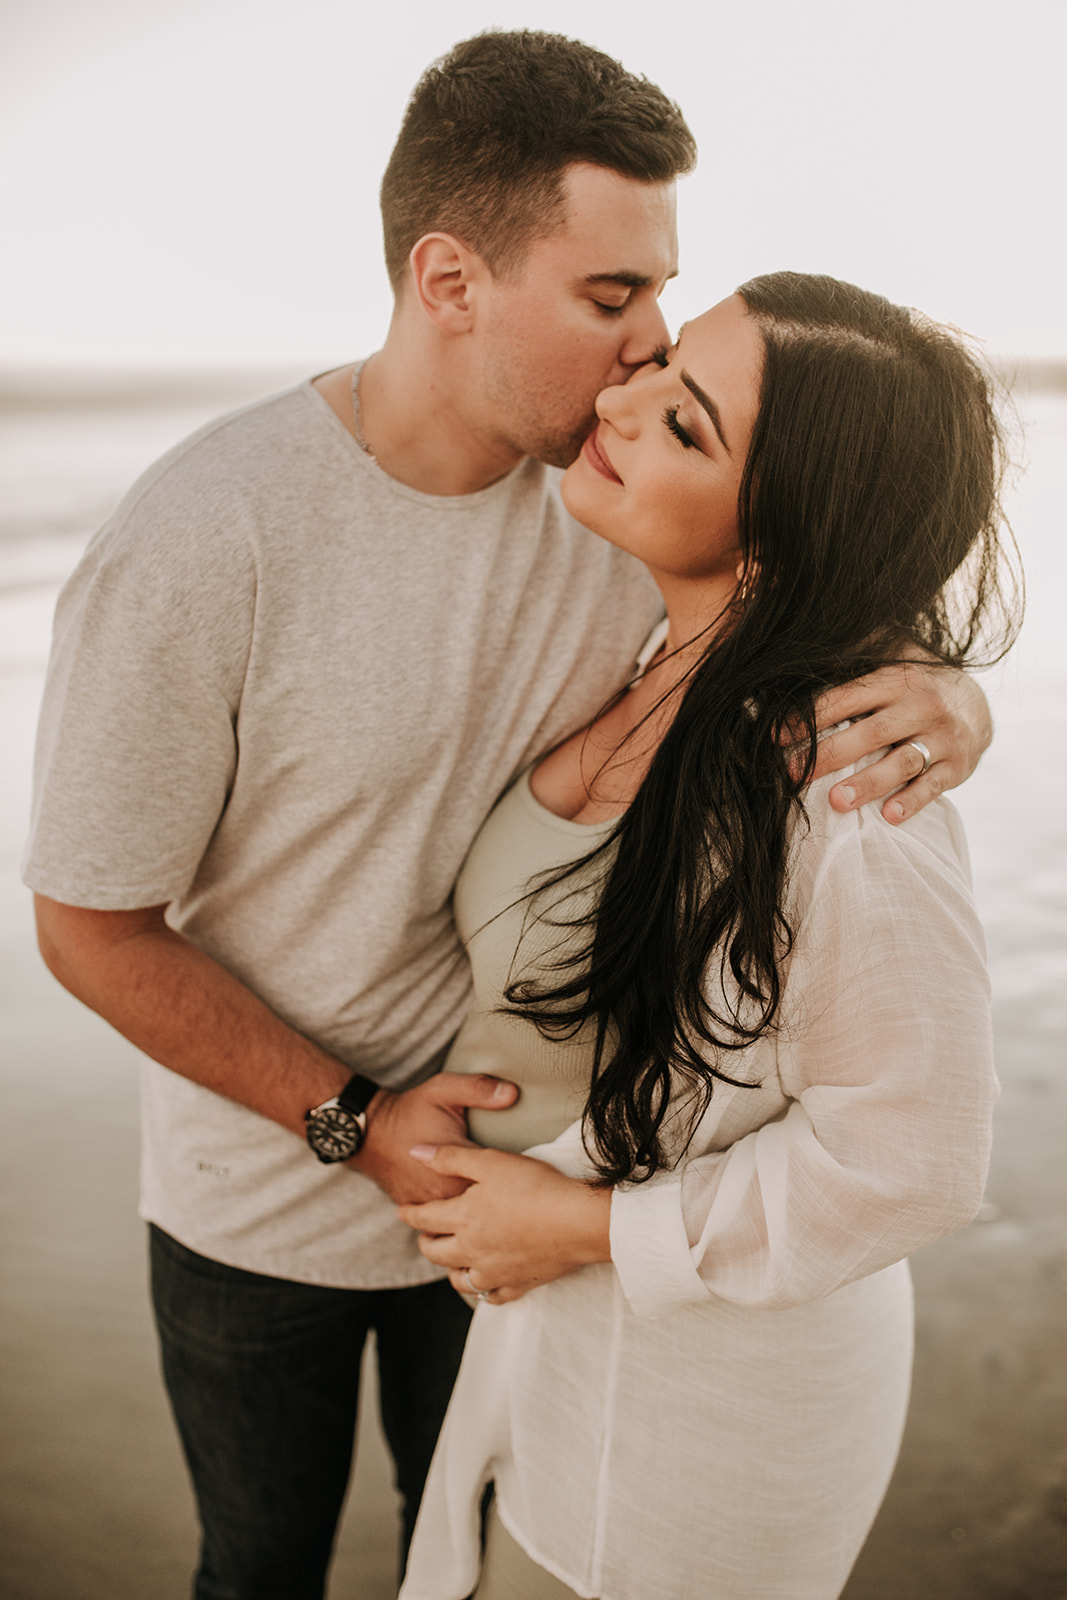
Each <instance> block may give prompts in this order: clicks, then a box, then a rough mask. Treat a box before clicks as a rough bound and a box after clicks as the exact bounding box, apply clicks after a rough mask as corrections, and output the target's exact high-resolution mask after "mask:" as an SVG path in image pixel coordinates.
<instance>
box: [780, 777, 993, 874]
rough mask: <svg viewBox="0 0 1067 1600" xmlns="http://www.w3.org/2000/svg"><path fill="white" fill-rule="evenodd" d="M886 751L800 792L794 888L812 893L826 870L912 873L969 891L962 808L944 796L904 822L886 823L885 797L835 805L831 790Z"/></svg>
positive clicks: (858, 872) (967, 855)
mask: <svg viewBox="0 0 1067 1600" xmlns="http://www.w3.org/2000/svg"><path fill="white" fill-rule="evenodd" d="M883 753H884V752H876V753H875V754H874V755H871V756H868V757H866V758H865V759H864V760H862V761H859V762H856V763H855V764H854V765H852V766H849V767H845V768H843V769H842V770H841V771H840V772H834V773H831V774H829V775H828V776H826V777H824V778H819V779H818V780H817V781H816V782H814V783H813V784H811V785H810V787H809V788H808V789H807V791H806V792H805V795H804V810H805V816H804V818H802V819H798V824H797V826H796V828H795V829H794V835H793V852H792V854H793V860H792V864H791V873H790V876H791V879H792V881H793V884H794V888H796V889H800V890H803V888H804V887H805V886H806V887H807V890H808V892H809V893H813V892H814V891H815V889H816V887H817V885H818V883H819V882H820V880H822V879H824V878H825V877H826V876H827V875H830V874H832V875H833V877H834V878H835V879H836V880H837V881H838V883H840V882H841V880H842V879H848V878H852V879H858V880H860V881H862V880H863V879H865V878H867V877H870V876H877V877H878V878H879V879H884V878H886V877H887V876H890V877H892V876H897V877H900V878H907V879H911V878H913V877H915V876H916V875H918V876H920V877H925V878H927V879H933V880H936V881H938V882H943V881H951V882H952V883H954V884H955V885H957V886H958V887H959V888H961V889H963V890H965V891H966V892H967V893H968V894H969V892H970V883H971V870H970V857H969V854H968V850H967V838H966V834H965V832H964V828H963V823H962V820H961V818H960V814H959V812H958V811H957V809H956V807H955V806H954V805H953V804H952V802H951V801H950V800H946V799H945V798H944V796H941V797H939V798H938V799H936V800H933V801H931V802H930V804H929V805H926V806H924V807H923V809H922V810H921V811H920V812H919V813H918V814H917V815H916V816H914V817H911V818H909V819H908V820H907V821H906V822H898V823H890V822H887V821H886V819H885V817H884V816H883V815H882V807H883V805H884V804H885V800H886V798H887V797H885V796H883V797H882V799H880V800H877V801H872V802H871V803H870V804H869V805H865V806H858V807H857V808H856V809H855V810H854V811H846V812H840V811H835V810H834V809H833V808H832V807H831V805H830V799H829V796H830V790H831V789H832V788H833V787H834V785H835V784H837V783H840V782H841V781H842V779H844V778H846V777H848V776H849V775H850V774H852V773H855V772H858V771H860V770H861V769H862V768H863V767H867V766H871V765H872V764H873V763H874V762H875V761H877V760H878V759H879V757H880V755H881V754H883Z"/></svg>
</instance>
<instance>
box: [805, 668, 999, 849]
mask: <svg viewBox="0 0 1067 1600" xmlns="http://www.w3.org/2000/svg"><path fill="white" fill-rule="evenodd" d="M815 709H816V715H817V720H818V726H819V728H820V729H822V728H832V727H834V726H835V725H836V724H837V723H839V722H844V721H846V719H847V718H849V717H859V718H860V719H861V720H860V721H859V722H856V723H855V724H854V725H853V726H852V727H851V728H845V729H843V730H842V731H841V732H840V733H835V734H833V735H832V736H830V737H829V738H826V739H823V740H822V741H821V742H820V744H819V759H818V761H817V763H816V766H815V773H814V776H815V777H816V778H822V777H825V776H826V775H827V774H828V773H831V772H839V771H840V769H841V768H842V767H847V766H851V765H852V763H853V762H854V761H859V760H860V759H861V757H863V756H867V755H870V754H871V753H872V752H873V751H875V750H881V749H883V748H884V747H885V746H886V745H889V746H891V747H892V748H890V750H889V752H888V754H886V755H885V756H883V758H882V760H881V761H876V762H875V763H874V765H873V766H870V767H865V768H864V769H863V771H862V772H857V773H856V774H854V775H853V776H852V777H850V778H848V779H846V780H845V782H843V783H838V784H835V785H834V787H833V788H832V789H831V790H830V804H831V805H832V806H833V808H834V810H835V811H854V810H855V809H856V807H857V806H862V805H867V804H868V803H869V802H870V801H872V800H880V799H881V798H882V797H883V796H884V795H888V794H892V791H893V790H894V789H898V790H900V792H899V793H898V794H893V796H892V799H890V800H887V801H886V803H885V805H883V807H882V815H883V817H884V818H885V820H886V821H887V822H892V823H897V822H903V821H905V820H906V818H908V817H914V816H915V815H916V813H917V812H919V811H921V810H922V808H923V806H925V805H928V804H929V802H930V801H931V800H935V799H936V798H937V796H938V795H939V794H942V793H943V792H944V791H945V790H946V789H955V788H956V786H957V785H958V784H961V783H963V781H964V779H965V778H969V777H970V775H971V773H972V772H973V771H974V769H975V767H976V766H977V765H978V762H979V760H980V758H981V756H982V754H983V753H984V751H985V750H986V749H987V748H988V747H989V743H990V740H991V739H992V737H993V721H992V718H991V717H990V714H989V705H988V703H987V701H986V697H985V695H984V694H983V693H982V691H981V689H980V688H979V687H978V685H977V684H976V683H975V682H973V680H972V679H970V678H968V677H967V676H966V674H965V673H962V672H956V671H954V670H952V669H951V668H947V667H942V666H937V665H933V664H931V665H930V666H924V665H919V664H917V663H914V662H901V663H900V665H899V666H890V667H882V668H881V669H880V670H879V671H878V672H875V673H872V674H871V676H870V677H869V678H857V679H856V681H855V682H854V683H846V684H843V685H842V686H841V687H840V688H839V689H831V690H830V691H829V693H828V694H824V695H823V696H822V697H821V698H820V699H819V700H818V701H817V702H816V708H815ZM911 739H918V740H919V741H920V743H922V744H924V745H925V746H926V748H927V749H928V750H929V752H930V766H929V768H928V769H927V771H926V772H925V773H924V772H923V757H922V753H921V751H919V750H916V749H915V747H914V746H913V745H912V744H909V743H908V741H909V740H911ZM901 785H904V787H903V788H901Z"/></svg>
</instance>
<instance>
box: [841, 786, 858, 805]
mask: <svg viewBox="0 0 1067 1600" xmlns="http://www.w3.org/2000/svg"><path fill="white" fill-rule="evenodd" d="M837 792H838V794H841V795H844V798H845V804H846V805H847V806H854V805H855V804H856V791H855V789H853V788H851V787H850V786H849V785H848V784H847V783H843V784H842V785H841V787H840V789H839V790H838V791H837Z"/></svg>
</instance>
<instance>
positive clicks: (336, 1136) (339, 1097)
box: [304, 1072, 378, 1162]
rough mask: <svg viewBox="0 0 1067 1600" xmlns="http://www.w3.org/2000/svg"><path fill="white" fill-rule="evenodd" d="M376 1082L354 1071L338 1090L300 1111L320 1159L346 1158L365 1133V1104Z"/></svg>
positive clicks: (361, 1140) (376, 1089)
mask: <svg viewBox="0 0 1067 1600" xmlns="http://www.w3.org/2000/svg"><path fill="white" fill-rule="evenodd" d="M377 1093H378V1085H377V1084H376V1083H372V1082H371V1080H370V1079H369V1078H362V1077H360V1075H359V1073H358V1072H357V1073H356V1075H355V1076H354V1077H352V1078H349V1080H348V1082H347V1083H346V1084H345V1086H344V1088H343V1089H342V1090H341V1093H340V1094H335V1095H334V1096H333V1098H332V1100H324V1101H323V1102H322V1104H321V1106H312V1108H311V1110H310V1111H305V1112H304V1124H305V1128H306V1130H307V1141H308V1144H309V1145H310V1146H311V1148H312V1150H314V1152H315V1154H316V1155H317V1156H318V1158H319V1160H320V1161H330V1162H333V1161H347V1160H348V1158H349V1156H354V1155H355V1154H356V1151H357V1150H358V1149H359V1148H360V1146H361V1145H362V1143H363V1140H364V1139H365V1137H366V1134H367V1107H368V1106H369V1105H370V1103H371V1101H372V1100H373V1099H374V1096H375V1095H376V1094H377Z"/></svg>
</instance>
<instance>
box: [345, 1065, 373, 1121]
mask: <svg viewBox="0 0 1067 1600" xmlns="http://www.w3.org/2000/svg"><path fill="white" fill-rule="evenodd" d="M379 1087H380V1086H379V1085H378V1084H376V1083H375V1082H374V1080H373V1079H372V1078H364V1077H363V1076H362V1075H361V1074H360V1073H358V1072H356V1073H353V1075H352V1077H351V1078H349V1080H348V1082H347V1083H346V1084H345V1086H344V1088H343V1089H342V1090H341V1093H340V1094H339V1095H338V1096H337V1104H338V1105H339V1106H344V1108H345V1110H346V1111H351V1112H352V1114H353V1115H354V1116H357V1117H361V1116H362V1115H363V1113H364V1111H366V1109H367V1107H368V1106H369V1105H370V1103H371V1101H372V1100H373V1099H374V1096H375V1095H376V1094H377V1093H378V1089H379Z"/></svg>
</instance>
